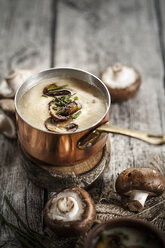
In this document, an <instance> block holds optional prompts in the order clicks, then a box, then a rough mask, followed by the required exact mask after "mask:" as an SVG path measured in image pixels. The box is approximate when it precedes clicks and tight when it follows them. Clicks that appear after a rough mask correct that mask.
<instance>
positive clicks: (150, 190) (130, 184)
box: [116, 167, 165, 212]
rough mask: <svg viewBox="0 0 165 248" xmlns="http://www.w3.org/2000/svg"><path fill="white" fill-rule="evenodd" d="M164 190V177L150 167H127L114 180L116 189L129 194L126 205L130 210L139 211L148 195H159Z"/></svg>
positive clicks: (122, 193)
mask: <svg viewBox="0 0 165 248" xmlns="http://www.w3.org/2000/svg"><path fill="white" fill-rule="evenodd" d="M164 190H165V179H164V177H163V176H162V174H161V173H160V172H159V171H157V170H155V169H152V168H147V167H141V168H129V169H126V170H124V171H123V172H122V173H120V174H119V176H118V177H117V180H116V191H117V192H118V193H119V194H120V195H126V196H130V200H129V203H128V207H129V209H130V210H131V211H137V212H140V211H141V210H142V209H143V208H144V205H145V201H146V199H147V197H148V196H158V195H161V194H162V193H163V192H164Z"/></svg>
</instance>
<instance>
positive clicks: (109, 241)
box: [94, 227, 161, 248]
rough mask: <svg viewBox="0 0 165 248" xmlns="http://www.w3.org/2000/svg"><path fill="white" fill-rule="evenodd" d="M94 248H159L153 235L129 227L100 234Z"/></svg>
mask: <svg viewBox="0 0 165 248" xmlns="http://www.w3.org/2000/svg"><path fill="white" fill-rule="evenodd" d="M94 247H95V248H161V246H160V243H159V242H158V241H157V239H156V238H155V237H153V235H151V234H149V233H147V232H144V231H141V230H138V229H135V228H130V227H121V228H114V229H112V230H110V231H104V232H102V233H101V234H100V236H99V238H98V240H97V241H96V244H95V246H94Z"/></svg>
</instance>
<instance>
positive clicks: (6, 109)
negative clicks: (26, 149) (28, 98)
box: [0, 99, 16, 138]
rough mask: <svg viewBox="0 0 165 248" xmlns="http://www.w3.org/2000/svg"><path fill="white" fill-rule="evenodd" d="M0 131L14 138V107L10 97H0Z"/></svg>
mask: <svg viewBox="0 0 165 248" xmlns="http://www.w3.org/2000/svg"><path fill="white" fill-rule="evenodd" d="M0 133H3V134H4V135H5V136H6V137H8V138H16V126H15V109H14V101H13V100H12V99H0Z"/></svg>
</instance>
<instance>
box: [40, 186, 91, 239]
mask: <svg viewBox="0 0 165 248" xmlns="http://www.w3.org/2000/svg"><path fill="white" fill-rule="evenodd" d="M95 215H96V210H95V205H94V202H93V200H92V198H91V197H90V195H89V194H88V193H87V192H86V191H85V190H83V189H81V188H78V187H74V188H67V189H65V190H63V191H60V192H59V193H57V194H55V195H53V197H51V199H50V200H49V201H48V202H47V203H46V206H45V209H44V220H45V223H46V224H47V226H48V227H49V228H50V229H51V230H53V231H54V232H56V233H58V234H60V235H63V236H67V235H80V234H83V233H85V232H87V231H88V230H89V229H90V227H91V226H92V224H93V222H94V219H95Z"/></svg>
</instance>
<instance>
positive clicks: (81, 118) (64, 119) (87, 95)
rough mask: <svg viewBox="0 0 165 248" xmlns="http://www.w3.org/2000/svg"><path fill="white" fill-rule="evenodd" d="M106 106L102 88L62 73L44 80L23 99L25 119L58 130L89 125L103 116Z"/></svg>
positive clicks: (20, 102) (77, 129) (69, 129)
mask: <svg viewBox="0 0 165 248" xmlns="http://www.w3.org/2000/svg"><path fill="white" fill-rule="evenodd" d="M58 94H59V95H58ZM63 94H64V95H63ZM106 108H107V105H106V101H105V99H104V96H103V94H102V92H101V91H100V90H99V89H98V88H96V87H95V86H93V85H90V84H88V83H86V82H84V81H80V80H77V79H73V78H61V77H55V78H51V79H47V80H42V81H40V82H39V83H38V84H37V85H35V86H33V87H32V88H31V89H29V90H28V91H27V92H25V94H24V95H23V96H22V97H21V99H20V101H19V110H20V114H21V116H22V117H23V118H24V120H26V121H27V122H28V123H29V124H31V125H32V126H34V127H36V128H38V129H41V130H44V131H45V130H47V131H48V130H49V131H54V132H75V131H81V130H83V129H86V128H88V127H90V126H92V125H93V124H94V123H95V122H97V121H99V120H100V119H101V117H102V116H103V114H104V113H105V111H106Z"/></svg>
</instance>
